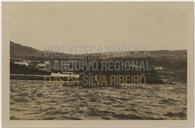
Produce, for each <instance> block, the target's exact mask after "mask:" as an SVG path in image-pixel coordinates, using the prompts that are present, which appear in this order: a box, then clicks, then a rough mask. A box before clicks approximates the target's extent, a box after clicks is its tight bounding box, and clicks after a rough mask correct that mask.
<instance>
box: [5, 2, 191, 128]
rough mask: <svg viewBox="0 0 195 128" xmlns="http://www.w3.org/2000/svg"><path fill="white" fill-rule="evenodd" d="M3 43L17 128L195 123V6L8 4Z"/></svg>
mask: <svg viewBox="0 0 195 128" xmlns="http://www.w3.org/2000/svg"><path fill="white" fill-rule="evenodd" d="M3 37H4V38H3V44H4V45H3V46H4V48H5V49H3V50H4V52H3V54H6V57H4V59H6V62H5V65H6V66H5V68H4V69H3V70H6V72H5V75H6V79H4V80H5V81H6V82H5V85H4V88H5V90H6V91H5V92H4V95H5V97H4V98H7V99H9V100H7V101H5V102H6V103H7V107H6V106H5V107H6V111H5V112H8V113H9V114H8V115H6V117H7V118H6V119H7V120H9V121H16V122H17V121H50V120H52V121H89V122H90V121H136V120H138V121H144V120H145V121H147V120H149V121H154V122H155V121H183V122H185V121H188V120H190V119H191V118H192V113H193V111H192V109H193V108H192V104H193V98H192V97H193V94H192V93H193V77H191V76H193V66H192V64H193V55H192V53H193V3H192V2H4V3H3ZM6 49H7V50H8V51H7V50H6ZM5 52H6V53H5ZM191 96H192V97H191ZM190 99H191V100H190ZM21 124H22V123H21ZM78 125H79V123H78ZM21 126H22V125H21ZM31 126H32V127H33V124H32V123H31ZM13 127H14V126H13ZM67 127H68V126H67ZM70 127H71V126H70Z"/></svg>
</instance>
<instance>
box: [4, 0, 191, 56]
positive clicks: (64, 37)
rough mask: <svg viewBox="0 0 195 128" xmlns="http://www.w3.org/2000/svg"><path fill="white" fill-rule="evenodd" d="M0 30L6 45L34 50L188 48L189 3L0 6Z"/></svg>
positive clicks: (189, 34) (13, 4) (81, 51)
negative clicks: (0, 20)
mask: <svg viewBox="0 0 195 128" xmlns="http://www.w3.org/2000/svg"><path fill="white" fill-rule="evenodd" d="M3 25H4V34H6V36H7V37H8V38H9V40H11V41H13V42H16V43H20V44H22V45H26V46H30V47H33V48H36V49H39V50H49V49H50V50H52V49H53V51H59V50H60V51H63V52H73V53H74V52H76V51H75V49H77V50H78V49H80V51H79V50H78V51H77V52H80V53H85V52H102V49H103V51H109V50H110V51H112V50H113V51H114V49H115V50H125V49H127V48H128V49H130V50H139V49H145V50H165V49H168V50H171V49H173V50H177V49H187V48H188V46H189V45H190V44H191V43H192V41H193V4H192V3H190V2H186V3H185V2H178V3H171V2H169V3H161V2H159V3H152V2H149V3H140V2H138V3H136V2H128V3H124V2H123V3H120V2H115V3H109V2H108V3H85V2H84V3H71V2H69V3H55V2H51V3H41V2H39V3H19V2H18V3H3ZM71 48H72V49H74V50H70V49H71ZM89 49H90V50H89Z"/></svg>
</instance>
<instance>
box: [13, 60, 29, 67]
mask: <svg viewBox="0 0 195 128" xmlns="http://www.w3.org/2000/svg"><path fill="white" fill-rule="evenodd" d="M14 64H17V65H24V66H27V67H28V66H29V64H28V63H27V62H20V61H16V62H14Z"/></svg>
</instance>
